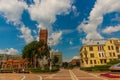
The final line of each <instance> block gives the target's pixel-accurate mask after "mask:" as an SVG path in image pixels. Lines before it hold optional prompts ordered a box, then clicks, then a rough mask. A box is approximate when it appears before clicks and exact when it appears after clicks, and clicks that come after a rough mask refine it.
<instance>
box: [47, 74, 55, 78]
mask: <svg viewBox="0 0 120 80" xmlns="http://www.w3.org/2000/svg"><path fill="white" fill-rule="evenodd" d="M55 75H56V74H52V75H50V76H48V77H46V78H45V79H47V78H53V77H54V76H55Z"/></svg>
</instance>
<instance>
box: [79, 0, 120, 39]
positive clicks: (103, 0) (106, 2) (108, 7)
mask: <svg viewBox="0 0 120 80" xmlns="http://www.w3.org/2000/svg"><path fill="white" fill-rule="evenodd" d="M119 5H120V0H97V1H96V3H95V5H94V8H93V9H92V11H91V12H90V16H89V18H88V19H89V20H88V21H87V22H84V21H83V22H82V23H81V24H80V25H79V26H78V28H77V30H78V31H81V29H82V30H83V31H84V32H86V34H87V36H86V39H96V38H97V39H101V38H102V36H101V35H100V34H99V33H98V32H97V27H98V26H99V25H100V24H101V23H102V22H103V16H104V15H105V14H107V13H111V12H120V7H119Z"/></svg>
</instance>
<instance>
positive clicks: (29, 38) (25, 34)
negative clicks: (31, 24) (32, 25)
mask: <svg viewBox="0 0 120 80" xmlns="http://www.w3.org/2000/svg"><path fill="white" fill-rule="evenodd" d="M20 31H21V33H22V35H20V36H19V37H20V38H23V39H25V42H26V43H30V42H32V41H33V40H34V39H33V36H31V30H30V29H29V28H28V27H25V26H24V25H23V26H22V27H21V28H20Z"/></svg>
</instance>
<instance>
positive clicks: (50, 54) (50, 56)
mask: <svg viewBox="0 0 120 80" xmlns="http://www.w3.org/2000/svg"><path fill="white" fill-rule="evenodd" d="M51 70H52V51H51V50H50V71H51Z"/></svg>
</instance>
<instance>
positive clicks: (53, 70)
mask: <svg viewBox="0 0 120 80" xmlns="http://www.w3.org/2000/svg"><path fill="white" fill-rule="evenodd" d="M27 70H28V71H30V72H33V73H46V72H56V71H59V68H57V67H53V68H52V70H51V71H50V70H49V68H45V69H44V70H42V69H41V68H28V69H27Z"/></svg>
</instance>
